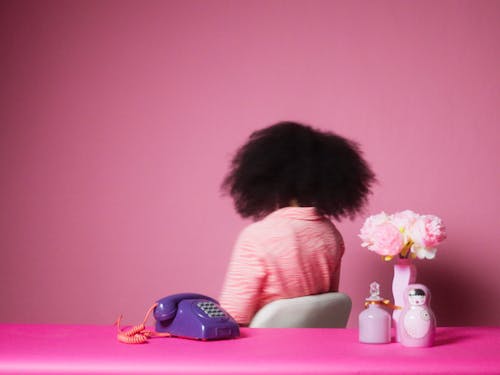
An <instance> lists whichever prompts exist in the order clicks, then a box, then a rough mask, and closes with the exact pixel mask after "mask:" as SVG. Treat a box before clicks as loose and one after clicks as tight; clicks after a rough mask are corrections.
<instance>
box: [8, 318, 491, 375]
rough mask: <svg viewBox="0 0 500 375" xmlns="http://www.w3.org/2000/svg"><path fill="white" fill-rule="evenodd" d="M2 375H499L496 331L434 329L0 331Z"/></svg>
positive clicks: (55, 327) (60, 327)
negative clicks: (373, 338) (414, 342)
mask: <svg viewBox="0 0 500 375" xmlns="http://www.w3.org/2000/svg"><path fill="white" fill-rule="evenodd" d="M0 331H1V333H2V334H1V337H2V340H1V342H0V374H5V373H11V374H12V373H16V374H54V373H58V374H60V373H78V374H84V373H93V374H132V373H136V374H181V373H182V374H209V373H210V374H239V373H241V374H311V373H314V374H500V327H495V328H477V327H467V328H438V333H437V341H436V345H435V346H433V347H432V348H426V349H415V348H405V347H402V346H401V345H400V344H397V343H391V344H386V345H366V344H360V343H359V342H358V336H357V334H358V332H357V330H353V329H243V330H242V337H241V338H239V339H234V340H226V341H213V342H200V341H192V340H186V339H178V338H161V339H160V338H157V339H153V340H151V341H150V342H149V343H148V344H144V345H125V344H121V343H118V342H117V341H116V339H115V327H106V326H64V325H0Z"/></svg>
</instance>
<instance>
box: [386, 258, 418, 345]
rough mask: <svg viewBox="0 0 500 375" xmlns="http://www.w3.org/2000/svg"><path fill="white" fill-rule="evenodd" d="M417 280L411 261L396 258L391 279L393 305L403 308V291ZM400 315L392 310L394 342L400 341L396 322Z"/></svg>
mask: <svg viewBox="0 0 500 375" xmlns="http://www.w3.org/2000/svg"><path fill="white" fill-rule="evenodd" d="M416 278H417V269H416V268H415V265H414V264H413V263H412V261H411V259H407V258H397V260H396V263H395V264H394V278H393V279H392V295H393V297H394V304H395V305H396V306H400V307H403V306H404V303H405V300H404V297H403V296H404V291H405V289H406V287H407V286H408V285H409V284H413V283H415V280H416ZM400 315H401V310H394V311H393V313H392V326H393V327H394V332H395V337H396V341H398V342H399V341H400V338H399V333H398V332H399V330H398V320H399V316H400Z"/></svg>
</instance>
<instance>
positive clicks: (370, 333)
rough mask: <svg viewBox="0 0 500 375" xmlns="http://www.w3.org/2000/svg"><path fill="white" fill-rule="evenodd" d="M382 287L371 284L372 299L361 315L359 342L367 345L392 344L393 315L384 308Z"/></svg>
mask: <svg viewBox="0 0 500 375" xmlns="http://www.w3.org/2000/svg"><path fill="white" fill-rule="evenodd" d="M383 302H384V299H383V298H381V297H380V286H379V284H378V283H376V282H373V283H371V284H370V297H368V298H367V299H366V300H365V306H366V309H365V310H363V311H362V312H361V313H360V314H359V341H360V342H362V343H366V344H387V343H389V342H391V315H390V314H389V313H388V312H387V311H386V310H384V308H383V307H382V305H383Z"/></svg>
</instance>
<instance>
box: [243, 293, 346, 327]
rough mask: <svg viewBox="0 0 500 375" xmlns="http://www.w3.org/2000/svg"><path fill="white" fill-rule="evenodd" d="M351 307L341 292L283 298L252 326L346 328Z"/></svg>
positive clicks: (254, 321) (263, 313)
mask: <svg viewBox="0 0 500 375" xmlns="http://www.w3.org/2000/svg"><path fill="white" fill-rule="evenodd" d="M351 307H352V302H351V298H350V297H349V296H348V295H347V294H344V293H340V292H336V293H333V292H332V293H324V294H317V295H313V296H304V297H296V298H287V299H280V300H276V301H273V302H271V303H269V304H267V305H266V306H264V307H263V308H261V309H260V310H259V311H258V312H257V314H255V316H254V317H253V319H252V321H251V322H250V327H253V328H295V327H296V328H345V327H346V325H347V321H348V320H349V314H350V313H351Z"/></svg>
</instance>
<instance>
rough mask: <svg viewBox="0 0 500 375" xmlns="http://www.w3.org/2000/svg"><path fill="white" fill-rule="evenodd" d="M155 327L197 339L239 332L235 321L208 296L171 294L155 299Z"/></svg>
mask: <svg viewBox="0 0 500 375" xmlns="http://www.w3.org/2000/svg"><path fill="white" fill-rule="evenodd" d="M153 316H154V317H155V319H156V331H158V332H168V333H170V334H171V335H172V336H179V337H186V338H191V339H199V340H218V339H231V338H235V337H238V336H239V335H240V330H239V327H238V324H237V323H236V321H235V320H234V319H233V318H232V317H231V315H229V314H228V313H227V312H226V311H224V310H223V309H222V308H221V307H220V306H219V303H218V302H217V301H216V300H215V299H213V298H210V297H207V296H204V295H201V294H195V293H180V294H174V295H171V296H168V297H165V298H162V299H160V300H159V301H157V306H156V308H155V309H154V312H153Z"/></svg>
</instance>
